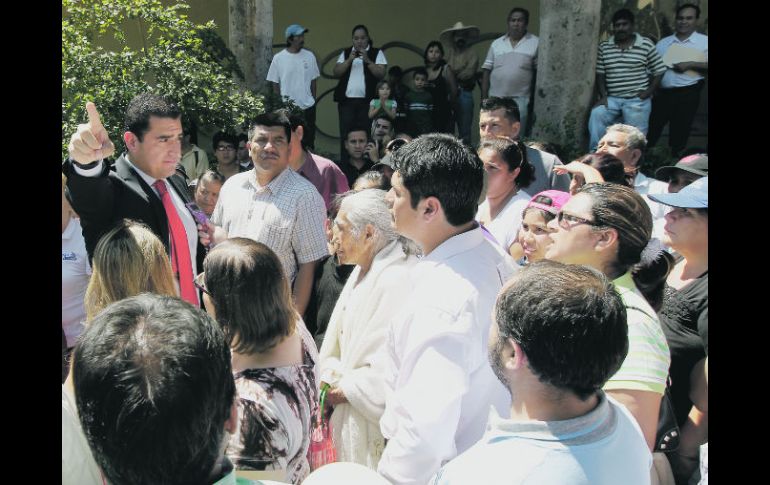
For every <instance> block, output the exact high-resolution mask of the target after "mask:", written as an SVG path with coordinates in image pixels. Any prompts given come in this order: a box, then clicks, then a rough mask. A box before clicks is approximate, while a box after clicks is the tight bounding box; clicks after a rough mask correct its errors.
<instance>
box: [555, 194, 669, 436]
mask: <svg viewBox="0 0 770 485" xmlns="http://www.w3.org/2000/svg"><path fill="white" fill-rule="evenodd" d="M548 227H549V228H550V229H551V230H552V231H553V232H552V233H551V239H552V240H553V244H552V245H551V247H550V248H548V251H546V253H545V257H546V259H551V260H555V261H559V262H561V263H568V264H584V265H587V266H591V267H593V268H595V269H597V270H599V271H601V272H603V273H604V274H605V275H606V276H607V277H609V278H611V279H612V280H613V284H614V285H615V288H616V289H617V291H618V293H619V294H620V296H621V297H622V298H623V302H624V303H625V305H626V311H627V312H628V341H629V348H628V356H627V357H626V359H625V361H624V362H623V364H622V366H621V367H620V369H619V370H618V372H617V373H615V375H613V376H612V377H611V378H610V380H609V381H608V382H607V384H606V385H605V386H604V389H605V390H606V391H607V393H608V394H609V395H610V396H612V397H613V398H615V399H617V400H618V401H620V402H621V403H622V404H624V405H625V406H626V408H628V410H629V411H630V412H631V414H633V415H634V417H635V418H636V421H637V422H638V423H639V426H640V428H641V429H642V433H643V434H644V437H645V439H646V441H647V444H648V446H649V447H650V450H652V449H653V445H654V442H655V434H656V430H657V425H658V411H659V410H660V401H661V398H662V396H663V393H664V390H665V388H666V376H667V375H668V366H669V362H670V357H669V349H668V344H667V343H666V337H665V335H664V334H663V330H662V329H661V326H660V321H659V320H658V317H657V316H656V314H655V310H653V308H652V307H651V306H650V304H649V303H648V301H647V299H646V295H643V294H642V292H641V291H640V290H639V287H643V288H656V287H657V286H658V285H656V284H655V283H654V282H651V281H639V283H637V282H636V281H635V278H636V277H637V275H638V273H635V272H633V271H632V269H634V266H635V265H637V263H639V262H640V261H641V259H642V251H643V250H644V249H645V247H646V246H647V244H648V242H649V241H650V234H651V232H652V214H651V213H650V209H649V208H648V206H647V204H646V202H645V201H644V199H642V196H641V195H639V194H638V193H637V192H635V191H634V190H633V189H631V188H629V187H624V186H622V185H618V184H614V183H610V182H605V183H601V184H587V185H585V186H583V188H582V189H580V190H579V191H578V192H577V194H575V195H574V196H572V197H571V198H570V199H569V201H568V202H567V203H566V204H564V206H563V207H562V208H561V210H560V211H559V215H558V216H557V217H556V219H554V220H552V221H550V222H549V223H548ZM658 275H659V277H662V278H664V277H665V276H666V273H662V275H661V274H660V273H658Z"/></svg>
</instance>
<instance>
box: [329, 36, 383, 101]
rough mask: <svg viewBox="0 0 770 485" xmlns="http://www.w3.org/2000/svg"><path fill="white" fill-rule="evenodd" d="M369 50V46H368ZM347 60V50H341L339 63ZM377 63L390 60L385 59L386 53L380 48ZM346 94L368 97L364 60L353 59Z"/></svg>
mask: <svg viewBox="0 0 770 485" xmlns="http://www.w3.org/2000/svg"><path fill="white" fill-rule="evenodd" d="M366 50H367V51H368V50H369V48H368V47H367V48H366ZM343 62H345V51H344V50H343V51H342V52H340V56H339V57H338V58H337V64H342V63H343ZM374 63H375V64H387V63H388V60H387V59H385V53H384V52H383V51H382V49H380V52H378V53H377V59H375V60H374ZM345 96H347V97H348V98H365V97H366V84H365V81H364V61H362V60H361V59H353V64H352V65H351V66H350V79H349V80H348V87H347V89H346V90H345Z"/></svg>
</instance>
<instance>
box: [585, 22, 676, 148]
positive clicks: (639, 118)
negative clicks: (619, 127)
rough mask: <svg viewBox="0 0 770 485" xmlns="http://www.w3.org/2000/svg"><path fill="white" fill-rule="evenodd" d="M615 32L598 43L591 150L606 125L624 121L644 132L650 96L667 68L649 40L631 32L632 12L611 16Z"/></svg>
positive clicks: (650, 104)
mask: <svg viewBox="0 0 770 485" xmlns="http://www.w3.org/2000/svg"><path fill="white" fill-rule="evenodd" d="M612 29H613V33H614V35H613V36H612V37H610V38H609V39H608V40H606V41H604V42H602V43H601V44H599V55H598V57H597V61H596V88H597V91H598V100H597V102H596V105H595V106H594V108H593V109H592V110H591V118H590V120H589V121H588V131H589V133H590V143H589V146H588V148H589V150H590V151H594V150H595V149H596V145H597V144H598V143H599V139H600V138H601V137H602V135H604V132H605V130H606V129H607V127H608V126H609V125H612V124H614V123H624V124H627V125H631V126H635V127H637V128H639V130H640V131H641V132H642V133H644V134H645V135H646V134H647V127H648V124H649V119H650V111H651V109H652V103H651V98H650V97H651V96H652V93H653V92H654V91H655V89H656V88H657V87H658V84H659V83H660V78H661V77H662V76H663V73H664V72H665V71H666V66H665V65H664V64H663V60H662V59H661V58H660V55H659V54H658V52H657V50H656V49H655V44H654V43H653V42H652V40H650V39H648V38H646V37H643V36H641V35H639V34H637V33H635V32H634V14H633V13H631V11H630V10H628V9H625V8H623V9H620V10H618V11H617V12H615V14H614V15H613V16H612Z"/></svg>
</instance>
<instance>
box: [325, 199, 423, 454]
mask: <svg viewBox="0 0 770 485" xmlns="http://www.w3.org/2000/svg"><path fill="white" fill-rule="evenodd" d="M334 243H336V245H337V246H336V247H337V256H338V257H339V259H340V262H342V263H347V264H355V265H356V267H355V269H354V270H353V272H352V273H351V275H350V277H349V278H348V281H347V283H346V284H345V287H344V288H343V290H342V294H341V295H340V298H339V300H338V301H337V306H336V307H335V308H334V312H333V313H332V317H331V320H330V322H329V328H328V329H327V331H326V338H325V340H324V342H323V345H322V346H321V353H320V359H321V380H322V382H323V383H325V384H328V385H330V386H331V388H330V389H329V391H328V394H327V402H328V403H330V404H331V405H333V406H334V412H333V414H332V416H331V422H332V430H333V432H334V439H335V444H336V446H337V460H338V461H352V462H356V463H360V464H362V465H366V466H367V467H370V468H373V469H376V467H377V463H378V461H379V459H380V456H381V454H382V451H383V449H384V447H385V441H384V439H383V437H382V434H381V433H380V424H379V421H380V416H381V415H382V412H383V410H384V405H385V395H384V393H383V383H382V379H381V375H380V374H379V372H378V370H377V368H376V366H375V365H373V361H374V357H375V354H376V353H377V350H378V349H379V348H380V347H382V345H383V344H384V343H385V337H386V329H387V324H388V322H389V321H390V319H391V317H392V316H393V314H394V313H395V312H396V311H397V310H398V308H399V305H400V303H401V302H403V301H404V299H405V298H406V296H407V295H408V293H409V292H410V291H411V287H410V284H409V281H410V279H409V271H410V269H411V267H412V265H413V264H414V263H415V262H416V258H415V257H414V256H408V255H407V254H405V253H404V249H403V246H402V243H401V241H400V240H399V236H398V234H397V233H396V232H395V230H394V228H393V223H392V217H391V215H390V212H389V210H388V205H387V203H386V202H385V191H383V190H379V189H365V190H362V191H360V192H356V193H353V194H351V195H348V196H346V197H345V199H343V201H342V205H341V207H340V211H339V213H338V214H337V218H336V219H335V221H334Z"/></svg>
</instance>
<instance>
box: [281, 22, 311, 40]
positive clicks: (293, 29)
mask: <svg viewBox="0 0 770 485" xmlns="http://www.w3.org/2000/svg"><path fill="white" fill-rule="evenodd" d="M305 32H310V29H306V28H305V27H303V26H301V25H300V24H291V25H289V26H288V27H286V38H287V39H288V38H289V37H292V36H295V35H302V34H304V33H305Z"/></svg>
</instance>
